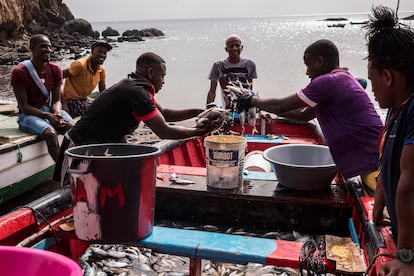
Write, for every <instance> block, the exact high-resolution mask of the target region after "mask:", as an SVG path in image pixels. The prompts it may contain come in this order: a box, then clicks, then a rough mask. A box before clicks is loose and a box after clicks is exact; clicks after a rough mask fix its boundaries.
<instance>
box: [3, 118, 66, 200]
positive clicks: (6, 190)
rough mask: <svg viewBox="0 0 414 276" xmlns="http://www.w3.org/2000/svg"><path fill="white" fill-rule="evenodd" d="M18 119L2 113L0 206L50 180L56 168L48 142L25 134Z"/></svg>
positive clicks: (61, 137)
mask: <svg viewBox="0 0 414 276" xmlns="http://www.w3.org/2000/svg"><path fill="white" fill-rule="evenodd" d="M16 118H17V117H16V116H12V115H5V114H0V205H1V204H2V203H5V202H6V201H8V200H10V199H13V198H15V197H17V196H19V195H21V194H22V193H24V192H26V191H28V190H30V189H33V188H34V187H36V186H37V185H39V184H40V183H42V182H43V181H45V180H48V179H50V178H51V176H52V174H53V169H54V161H53V159H52V158H51V157H50V155H49V153H48V150H47V146H46V143H45V141H44V140H42V139H40V138H39V137H37V136H36V135H30V134H27V133H24V132H21V131H20V130H19V129H18V126H17V122H16ZM59 138H60V139H61V140H62V139H63V136H60V137H59ZM61 140H60V142H61Z"/></svg>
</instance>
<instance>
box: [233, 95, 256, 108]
mask: <svg viewBox="0 0 414 276" xmlns="http://www.w3.org/2000/svg"><path fill="white" fill-rule="evenodd" d="M252 97H253V94H251V93H244V94H242V95H240V96H239V97H238V98H237V100H236V102H237V104H236V112H237V113H241V112H243V111H246V112H247V111H248V110H249V109H250V108H252V107H253V106H252Z"/></svg>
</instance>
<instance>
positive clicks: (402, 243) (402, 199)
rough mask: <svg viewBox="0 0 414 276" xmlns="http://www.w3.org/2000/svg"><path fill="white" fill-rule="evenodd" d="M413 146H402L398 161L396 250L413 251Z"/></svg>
mask: <svg viewBox="0 0 414 276" xmlns="http://www.w3.org/2000/svg"><path fill="white" fill-rule="evenodd" d="M413 164H414V145H413V144H410V145H404V146H403V149H402V153H401V159H400V170H401V174H400V179H399V182H398V187H397V192H396V196H395V197H396V199H395V200H396V201H395V207H396V215H397V220H398V241H397V248H398V249H401V248H411V249H412V250H413V251H414V236H413V229H414V166H413Z"/></svg>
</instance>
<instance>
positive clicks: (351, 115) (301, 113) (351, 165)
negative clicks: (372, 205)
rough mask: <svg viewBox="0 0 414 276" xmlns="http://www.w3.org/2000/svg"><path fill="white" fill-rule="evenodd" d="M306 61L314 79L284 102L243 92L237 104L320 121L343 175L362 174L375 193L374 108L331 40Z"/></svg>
mask: <svg viewBox="0 0 414 276" xmlns="http://www.w3.org/2000/svg"><path fill="white" fill-rule="evenodd" d="M303 59H304V63H305V65H306V67H307V70H306V74H307V75H308V76H309V78H310V79H311V82H310V83H309V84H308V85H307V86H306V87H305V88H303V89H301V90H299V91H298V92H297V93H295V94H292V95H291V96H288V97H285V98H280V99H279V98H269V99H263V98H259V97H257V96H252V95H248V94H244V96H242V97H240V98H239V100H238V103H237V106H238V109H239V111H243V110H247V109H249V108H251V107H252V106H254V107H258V108H260V109H261V110H264V111H268V112H271V113H274V114H278V115H282V116H284V117H286V118H290V119H294V120H301V121H308V120H311V119H313V118H315V117H316V118H317V119H318V121H319V124H320V126H321V129H322V132H323V134H324V136H325V139H326V143H327V145H328V146H329V149H330V151H331V154H332V157H333V159H334V161H335V163H336V165H337V168H338V170H339V171H340V172H341V173H342V175H343V176H344V177H345V178H346V179H348V178H351V177H355V176H359V175H361V177H362V179H363V181H364V183H366V184H367V185H368V186H369V187H370V188H371V189H375V185H376V180H375V176H376V175H377V174H378V159H379V157H378V149H377V141H378V136H379V133H380V131H381V128H382V121H381V119H380V117H379V115H378V113H377V112H376V110H375V108H374V105H373V104H372V102H371V100H370V99H369V97H368V95H367V93H366V92H365V90H364V88H363V87H362V86H361V85H360V84H359V82H358V81H357V80H356V79H355V78H354V77H353V76H352V75H351V74H350V73H349V72H348V70H346V69H343V68H341V67H339V53H338V49H337V47H336V46H335V44H334V43H332V42H331V41H329V40H326V39H322V40H318V41H316V42H314V43H312V44H311V45H310V46H308V47H307V49H306V50H305V53H304V57H303Z"/></svg>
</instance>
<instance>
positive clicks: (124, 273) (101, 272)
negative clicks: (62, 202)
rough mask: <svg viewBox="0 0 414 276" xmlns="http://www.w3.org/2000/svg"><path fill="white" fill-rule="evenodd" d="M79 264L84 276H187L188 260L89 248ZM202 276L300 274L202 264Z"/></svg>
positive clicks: (294, 236) (283, 235) (279, 235)
mask: <svg viewBox="0 0 414 276" xmlns="http://www.w3.org/2000/svg"><path fill="white" fill-rule="evenodd" d="M157 225H159V226H166V227H179V228H183V229H197V230H203V231H211V232H222V233H228V234H234V235H247V236H257V237H265V238H271V239H279V240H280V239H283V240H296V241H303V242H305V241H307V240H309V239H313V238H318V237H314V236H311V235H301V234H300V233H298V232H296V231H293V232H291V233H290V232H274V231H271V232H266V231H260V232H257V231H255V232H253V231H252V232H249V231H248V230H246V229H237V228H233V227H230V228H227V229H224V228H220V227H216V226H214V225H204V226H198V227H197V226H195V225H190V226H188V225H187V226H183V225H181V224H180V223H176V222H171V221H164V222H160V223H159V224H157ZM79 261H80V265H81V267H82V268H83V275H84V276H113V275H118V276H138V275H148V276H151V275H163V276H181V275H183V276H184V275H189V267H190V259H189V258H186V257H180V256H174V255H168V254H162V253H158V252H155V251H153V250H151V249H148V248H141V247H135V246H128V245H120V244H105V245H102V244H92V245H90V246H89V248H88V249H87V250H86V251H85V254H84V255H83V256H82V257H81V258H80V260H79ZM305 273H306V272H305ZM202 275H214V276H219V275H228V276H241V275H246V276H259V275H268V276H270V275H285V276H288V275H301V273H300V272H299V270H298V269H292V268H281V267H276V266H265V265H261V264H255V263H248V264H247V265H238V264H230V263H221V262H213V261H209V260H202Z"/></svg>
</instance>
